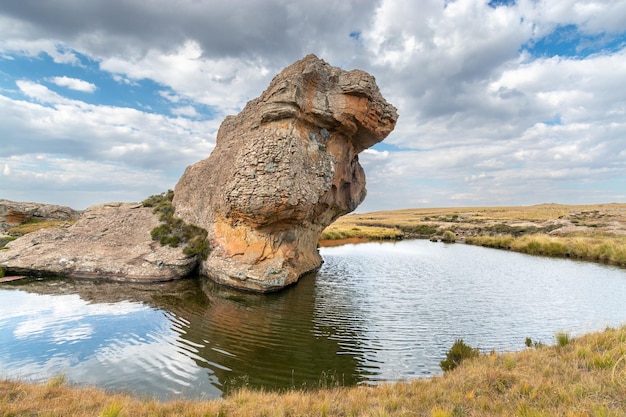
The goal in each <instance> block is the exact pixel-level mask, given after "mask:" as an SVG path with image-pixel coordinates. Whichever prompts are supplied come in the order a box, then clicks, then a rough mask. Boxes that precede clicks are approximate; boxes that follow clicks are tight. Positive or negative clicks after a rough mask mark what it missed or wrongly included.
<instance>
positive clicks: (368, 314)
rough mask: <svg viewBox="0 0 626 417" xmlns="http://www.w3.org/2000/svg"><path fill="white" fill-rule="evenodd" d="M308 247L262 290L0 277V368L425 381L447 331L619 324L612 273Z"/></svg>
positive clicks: (429, 247)
mask: <svg viewBox="0 0 626 417" xmlns="http://www.w3.org/2000/svg"><path fill="white" fill-rule="evenodd" d="M320 252H321V254H322V256H323V258H324V260H325V263H324V265H323V266H322V268H321V269H320V271H319V272H317V273H315V274H311V275H309V276H306V277H304V278H302V279H301V281H300V282H299V283H298V284H297V285H296V286H294V287H291V288H288V289H287V290H285V291H282V292H280V293H276V294H269V295H258V294H247V293H240V292H235V291H231V290H228V289H224V288H221V287H218V286H215V285H214V284H212V283H210V282H209V281H207V280H203V279H187V280H182V281H177V282H172V283H162V284H129V283H115V282H103V281H83V280H80V281H73V280H65V279H45V280H29V281H16V282H14V283H11V284H3V285H2V286H0V377H5V378H6V377H9V378H22V379H27V380H32V381H39V382H40V381H45V380H47V379H49V378H51V377H54V376H57V375H64V376H65V377H66V379H67V380H68V382H70V383H76V384H87V385H95V386H98V387H101V388H104V389H108V390H114V391H127V392H130V393H133V394H136V395H140V396H155V397H158V398H161V399H170V398H179V397H183V398H217V397H220V396H221V395H223V393H224V392H227V391H228V390H229V389H232V388H236V387H239V386H242V385H247V386H251V387H265V388H267V389H281V388H289V387H295V388H315V387H320V386H322V387H323V386H334V385H336V384H341V385H352V384H377V383H380V382H384V381H397V380H406V379H412V378H419V377H428V376H432V375H436V374H440V373H441V369H440V368H439V361H440V360H441V359H443V358H444V357H445V352H446V351H447V350H448V349H449V348H450V346H452V344H453V343H454V341H455V340H456V339H457V338H463V339H464V341H465V342H466V343H468V344H469V345H471V346H474V347H478V348H480V349H481V351H483V352H489V351H491V350H496V351H515V350H522V349H525V348H526V347H525V345H524V342H525V339H526V337H531V338H532V339H533V340H535V341H541V342H543V343H547V344H552V343H555V340H554V336H555V334H556V333H557V332H568V333H569V334H570V335H571V336H576V335H580V334H582V333H586V332H590V331H598V330H603V329H604V328H606V327H607V326H611V327H617V326H620V325H622V324H625V323H626V303H624V300H626V270H624V269H619V268H613V267H608V266H603V265H596V264H591V263H583V262H575V261H569V260H563V259H550V258H540V257H531V256H527V255H523V254H518V253H512V252H506V251H498V250H494V249H486V248H481V247H475V246H469V245H462V244H451V245H449V244H444V243H432V242H429V241H425V240H410V241H401V242H397V243H365V244H359V245H345V246H338V247H333V248H321V249H320Z"/></svg>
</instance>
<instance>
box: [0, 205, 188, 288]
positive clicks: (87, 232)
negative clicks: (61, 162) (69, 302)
mask: <svg viewBox="0 0 626 417" xmlns="http://www.w3.org/2000/svg"><path fill="white" fill-rule="evenodd" d="M159 223H160V222H159V220H158V218H157V216H156V215H155V214H153V213H152V209H151V208H148V207H143V206H142V205H141V204H136V203H108V204H101V205H97V206H92V207H89V208H88V209H87V210H86V211H85V212H84V213H83V215H82V216H81V218H80V219H79V220H78V222H76V223H75V224H74V225H72V226H69V227H66V228H51V229H42V230H39V231H36V232H33V233H29V234H27V235H24V236H22V237H20V238H19V239H16V240H14V241H13V242H10V243H9V244H7V247H8V249H6V250H2V251H0V267H3V268H5V270H6V271H7V273H9V274H12V275H28V276H32V275H60V276H68V277H72V278H107V279H113V280H118V281H141V282H158V281H169V280H173V279H177V278H182V277H185V276H187V275H189V274H190V273H191V271H192V270H193V269H194V268H195V266H196V263H197V261H196V259H195V257H189V256H186V255H184V254H183V252H182V248H172V247H169V246H161V244H159V243H158V242H154V241H153V240H152V237H151V236H150V232H151V230H152V229H153V228H154V227H156V226H158V225H159Z"/></svg>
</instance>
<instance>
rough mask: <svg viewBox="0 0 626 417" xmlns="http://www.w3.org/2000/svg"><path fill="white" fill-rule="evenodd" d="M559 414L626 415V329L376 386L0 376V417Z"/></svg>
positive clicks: (488, 356) (525, 416)
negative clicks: (117, 390) (76, 382)
mask: <svg viewBox="0 0 626 417" xmlns="http://www.w3.org/2000/svg"><path fill="white" fill-rule="evenodd" d="M70 415H71V416H78V417H81V416H90V417H91V416H107V417H113V416H119V417H122V416H224V417H226V416H432V417H434V416H438V417H453V416H484V417H490V416H523V417H531V416H532V417H538V416H557V417H558V416H563V417H566V416H567V417H601V416H602V417H613V416H615V417H617V416H624V415H626V326H624V327H622V328H620V329H607V330H605V331H604V332H600V333H594V334H589V335H586V336H583V337H581V338H569V337H568V340H567V343H561V342H559V345H557V346H552V347H539V348H536V349H529V350H525V351H523V352H519V353H505V354H483V355H481V356H479V357H478V358H475V359H471V360H466V361H464V362H463V363H462V364H461V366H459V367H458V368H456V369H455V370H454V371H451V372H448V373H446V374H445V375H444V376H443V377H435V378H432V379H429V380H416V381H412V382H407V383H398V384H387V385H382V386H378V387H353V388H333V389H323V390H319V391H307V392H303V391H288V392H283V393H275V392H263V391H251V390H247V389H242V390H239V391H237V392H235V393H233V394H231V395H229V396H228V397H227V398H225V399H223V400H214V401H184V400H179V401H170V402H158V401H156V400H151V399H137V398H133V397H131V396H127V395H123V394H108V393H106V392H103V391H100V390H96V389H93V388H73V387H68V386H67V385H66V384H65V382H64V380H63V378H57V379H54V380H52V381H50V382H49V383H48V384H44V385H33V384H27V383H23V382H16V381H1V382H0V416H2V417H5V416H70Z"/></svg>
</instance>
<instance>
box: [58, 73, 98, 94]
mask: <svg viewBox="0 0 626 417" xmlns="http://www.w3.org/2000/svg"><path fill="white" fill-rule="evenodd" d="M48 81H50V82H51V83H53V84H56V85H58V86H59V87H67V88H69V89H70V90H76V91H82V92H83V93H93V92H94V91H96V90H97V89H98V87H97V86H96V85H95V84H93V83H90V82H87V81H84V80H79V79H77V78H70V77H66V76H62V77H51V78H49V79H48Z"/></svg>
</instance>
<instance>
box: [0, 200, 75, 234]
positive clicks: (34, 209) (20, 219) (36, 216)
mask: <svg viewBox="0 0 626 417" xmlns="http://www.w3.org/2000/svg"><path fill="white" fill-rule="evenodd" d="M79 217H80V211H77V210H74V209H72V208H70V207H65V206H57V205H54V204H41V203H23V202H18V201H11V200H4V199H0V232H1V231H3V230H6V229H7V228H9V227H11V226H15V225H18V224H21V223H24V222H26V221H29V220H76V219H78V218H79Z"/></svg>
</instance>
